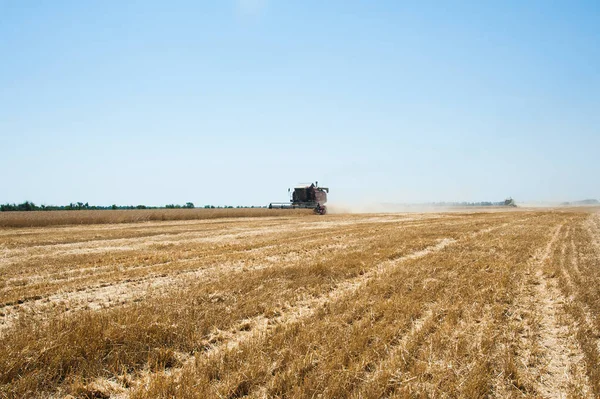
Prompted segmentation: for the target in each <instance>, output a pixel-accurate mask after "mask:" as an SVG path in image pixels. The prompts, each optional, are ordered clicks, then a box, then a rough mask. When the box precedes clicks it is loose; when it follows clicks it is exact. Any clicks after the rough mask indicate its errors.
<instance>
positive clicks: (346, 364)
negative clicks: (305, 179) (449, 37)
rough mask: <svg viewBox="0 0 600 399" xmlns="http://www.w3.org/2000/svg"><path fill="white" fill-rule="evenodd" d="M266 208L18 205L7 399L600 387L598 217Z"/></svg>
mask: <svg viewBox="0 0 600 399" xmlns="http://www.w3.org/2000/svg"><path fill="white" fill-rule="evenodd" d="M264 211H265V210H260V211H259V212H260V213H261V214H260V215H259V216H261V217H247V216H248V215H224V216H223V217H219V218H216V217H215V218H199V219H197V220H146V221H143V222H139V221H137V222H134V220H130V219H126V218H125V219H118V220H117V219H115V220H112V221H111V220H96V221H95V223H97V224H80V223H88V222H76V221H75V222H73V221H63V223H56V222H43V221H33V222H32V221H27V223H26V224H21V225H19V223H18V221H15V220H17V219H18V218H17V217H16V216H13V217H14V218H16V219H15V220H12V221H11V223H6V224H4V226H5V227H0V271H1V273H0V397H8V398H21V397H36V398H37V397H48V398H59V397H76V398H109V397H110V398H140V399H141V398H241V397H250V398H414V397H419V398H484V397H492V398H513V397H515V398H517V397H518V398H521V397H525V398H566V397H574V398H580V397H581V398H593V397H600V367H598V364H600V290H599V289H598V287H599V286H600V273H598V268H599V267H600V213H598V212H597V211H596V210H595V209H562V210H552V209H540V210H527V209H521V210H506V211H502V210H496V211H494V212H485V211H471V212H454V213H423V214H418V213H405V214H401V213H398V214H354V215H353V214H340V215H327V216H323V217H319V216H312V215H308V214H306V213H295V212H289V213H286V211H283V212H274V213H271V214H270V215H267V214H264V215H263V214H262V213H264ZM38 214H39V215H41V213H38ZM73 215H75V214H73ZM257 216H258V215H257ZM28 217H35V216H31V215H28ZM73 223H74V224H73ZM89 223H91V222H89ZM54 224H62V225H60V226H59V225H56V226H54ZM9 226H38V227H9Z"/></svg>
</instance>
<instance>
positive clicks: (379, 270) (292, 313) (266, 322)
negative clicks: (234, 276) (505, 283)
mask: <svg viewBox="0 0 600 399" xmlns="http://www.w3.org/2000/svg"><path fill="white" fill-rule="evenodd" d="M509 224H510V223H503V224H501V225H498V226H493V227H489V228H484V229H481V230H479V231H476V232H472V233H469V234H467V235H466V237H465V238H464V239H465V240H468V239H473V238H475V237H478V236H479V235H482V234H486V233H489V232H492V231H494V230H496V229H499V228H504V227H506V226H508V225H509ZM456 242H457V240H454V239H449V238H446V239H441V240H439V242H438V243H437V244H436V245H433V246H430V247H428V248H426V249H424V250H420V251H415V252H413V253H411V254H408V255H406V256H403V257H401V258H398V259H395V260H391V261H384V262H382V263H380V264H378V265H377V266H376V267H374V268H373V269H370V270H369V271H368V272H366V273H364V274H363V275H361V276H358V277H356V278H354V279H351V280H349V281H344V282H342V283H340V284H338V285H337V287H336V288H335V289H334V290H333V291H330V292H328V293H327V294H325V295H321V296H318V297H315V298H310V299H307V300H301V301H299V302H297V303H296V304H295V305H294V306H293V307H291V308H288V309H285V310H283V311H282V312H281V313H280V315H278V316H276V317H274V318H271V319H269V318H267V317H264V316H259V317H256V318H253V319H249V320H244V321H242V322H241V323H240V325H239V328H235V329H232V330H231V331H219V332H217V333H216V335H218V340H217V341H218V342H220V344H218V345H215V346H213V347H212V348H210V349H209V350H208V351H207V352H206V353H205V354H204V353H203V354H202V357H203V359H204V361H207V360H208V359H210V358H211V357H216V356H217V355H218V354H219V353H220V352H222V351H224V350H228V351H229V350H233V349H235V348H237V347H239V346H240V345H241V344H243V343H244V342H247V341H249V340H251V339H260V337H264V336H265V335H266V334H267V333H268V331H269V330H271V329H274V328H275V327H276V326H278V325H285V324H291V323H299V322H301V321H302V320H304V319H306V318H309V317H310V316H312V315H313V314H315V312H316V311H317V310H318V309H320V308H323V307H324V306H325V305H327V304H328V303H330V302H332V301H343V300H344V298H346V297H348V296H351V295H352V294H353V293H355V292H356V291H357V290H358V289H359V288H361V287H363V286H364V285H366V284H367V283H368V282H369V281H371V280H373V279H374V278H376V277H381V276H382V275H384V274H385V273H387V272H389V271H391V270H392V269H393V268H394V267H396V266H398V265H399V264H401V263H403V262H405V261H407V260H414V259H421V258H423V257H426V256H427V255H430V254H433V253H436V252H439V251H441V250H443V249H444V248H446V247H447V246H449V245H453V244H455V243H456ZM211 340H212V339H209V340H208V341H209V342H210V341H211ZM194 360H196V361H197V358H196V357H189V359H188V360H187V361H184V362H183V364H182V366H181V367H179V368H177V369H173V370H170V371H169V374H171V375H172V376H173V378H177V374H179V373H181V371H182V370H184V369H185V368H186V367H192V366H193V362H194ZM152 377H153V374H152V373H149V374H147V375H146V376H145V377H144V378H142V379H141V381H140V382H139V385H137V387H136V388H140V389H143V387H144V386H148V384H149V383H150V381H151V378H152Z"/></svg>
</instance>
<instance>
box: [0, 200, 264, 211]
mask: <svg viewBox="0 0 600 399" xmlns="http://www.w3.org/2000/svg"><path fill="white" fill-rule="evenodd" d="M194 208H195V206H194V203H193V202H186V203H185V204H184V205H178V204H168V205H165V206H164V207H163V206H146V205H114V204H113V205H109V206H99V205H90V204H89V203H87V202H85V203H83V202H71V203H70V204H69V205H58V206H57V205H36V204H34V203H33V202H31V201H25V202H23V203H21V204H8V203H7V204H0V212H10V211H78V210H109V209H112V210H117V209H123V210H125V209H194ZM204 208H205V209H226V208H228V209H232V208H264V207H262V206H236V207H234V206H230V205H224V206H214V205H204Z"/></svg>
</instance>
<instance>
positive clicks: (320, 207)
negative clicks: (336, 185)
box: [269, 182, 329, 215]
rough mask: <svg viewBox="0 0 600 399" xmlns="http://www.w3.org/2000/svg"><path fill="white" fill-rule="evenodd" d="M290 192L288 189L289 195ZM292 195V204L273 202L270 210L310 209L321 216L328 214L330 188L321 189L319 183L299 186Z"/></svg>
mask: <svg viewBox="0 0 600 399" xmlns="http://www.w3.org/2000/svg"><path fill="white" fill-rule="evenodd" d="M290 191H291V190H290V189H288V193H289V192H290ZM291 193H292V197H291V198H290V202H271V203H270V204H269V209H296V208H308V209H312V210H313V211H314V212H315V213H316V214H319V215H324V214H326V213H327V207H326V206H325V203H327V194H328V193H329V188H327V187H319V182H314V183H310V184H302V185H298V186H296V187H294V191H291Z"/></svg>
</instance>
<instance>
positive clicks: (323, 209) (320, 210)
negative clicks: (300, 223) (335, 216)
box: [314, 204, 327, 215]
mask: <svg viewBox="0 0 600 399" xmlns="http://www.w3.org/2000/svg"><path fill="white" fill-rule="evenodd" d="M314 212H315V213H316V214H317V215H325V214H326V213H327V207H326V206H324V205H323V206H321V205H319V204H317V207H316V208H315V209H314Z"/></svg>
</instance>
